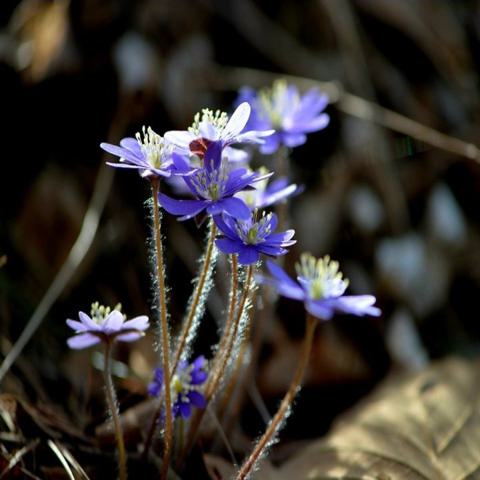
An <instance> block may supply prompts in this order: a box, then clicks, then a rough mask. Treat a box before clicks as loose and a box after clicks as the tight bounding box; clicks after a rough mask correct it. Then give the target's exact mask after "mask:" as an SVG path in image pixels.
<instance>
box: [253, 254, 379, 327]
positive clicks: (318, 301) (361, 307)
mask: <svg viewBox="0 0 480 480" xmlns="http://www.w3.org/2000/svg"><path fill="white" fill-rule="evenodd" d="M267 268H268V270H269V272H270V274H271V277H260V281H261V282H263V283H267V284H270V285H273V286H274V287H275V288H276V290H277V292H278V293H279V294H280V295H282V296H284V297H287V298H291V299H293V300H300V301H302V302H304V305H305V309H306V310H307V311H308V313H310V314H311V315H313V316H314V317H316V318H318V319H320V320H330V319H331V318H332V317H333V316H334V314H335V313H343V314H351V315H357V316H364V315H372V316H374V317H378V316H379V315H380V313H381V311H380V309H379V308H377V307H375V306H374V303H375V301H376V299H375V297H374V296H373V295H344V293H345V291H346V289H347V287H348V280H346V279H344V278H343V275H342V273H341V272H340V271H339V270H338V262H334V261H331V260H330V257H329V256H328V255H327V256H325V257H324V258H321V259H316V258H315V257H313V256H312V255H310V254H308V253H305V254H303V255H302V256H301V259H300V262H299V263H297V265H296V270H297V281H295V280H293V279H292V278H291V277H290V276H289V275H287V273H285V271H284V270H283V269H282V268H281V267H279V266H278V265H276V264H274V263H272V262H268V261H267Z"/></svg>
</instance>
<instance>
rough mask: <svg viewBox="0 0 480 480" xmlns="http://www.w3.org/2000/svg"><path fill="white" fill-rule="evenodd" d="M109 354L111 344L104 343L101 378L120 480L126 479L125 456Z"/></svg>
mask: <svg viewBox="0 0 480 480" xmlns="http://www.w3.org/2000/svg"><path fill="white" fill-rule="evenodd" d="M110 353H111V343H110V342H109V341H106V342H105V360H104V368H103V377H104V380H105V391H106V394H107V404H108V409H109V410H110V414H111V415H112V420H113V427H114V429H115V438H116V440H117V448H118V470H119V477H120V480H126V479H127V456H126V454H125V443H124V441H123V433H122V425H121V423H120V417H119V416H118V402H117V396H116V394H115V388H114V387H113V382H112V374H111V372H110Z"/></svg>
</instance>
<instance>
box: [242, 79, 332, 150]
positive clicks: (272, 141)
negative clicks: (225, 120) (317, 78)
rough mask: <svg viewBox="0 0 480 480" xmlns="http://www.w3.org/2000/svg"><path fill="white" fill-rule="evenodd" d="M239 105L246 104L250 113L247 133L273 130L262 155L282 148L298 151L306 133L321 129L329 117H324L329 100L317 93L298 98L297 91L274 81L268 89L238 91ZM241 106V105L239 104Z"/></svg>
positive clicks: (291, 86)
mask: <svg viewBox="0 0 480 480" xmlns="http://www.w3.org/2000/svg"><path fill="white" fill-rule="evenodd" d="M238 102H248V103H249V104H250V106H251V107H252V113H251V115H250V118H249V121H248V123H247V124H246V127H245V128H246V129H247V130H248V129H256V130H266V129H274V130H275V133H274V134H273V135H271V136H269V137H267V138H266V139H265V142H264V143H263V144H262V145H260V151H261V152H262V153H266V154H271V153H275V152H276V151H277V150H278V148H279V147H280V146H281V145H285V146H286V147H297V146H299V145H303V144H304V143H305V142H306V141H307V135H306V134H307V133H311V132H316V131H318V130H322V129H324V128H325V127H326V126H327V125H328V123H329V121H330V117H329V116H328V115H327V114H326V113H323V110H324V109H325V107H326V106H327V105H328V97H327V95H325V94H322V93H320V92H319V91H318V90H316V89H311V90H309V91H308V92H307V93H306V94H305V95H303V96H301V95H300V93H299V92H298V89H297V87H295V86H294V85H288V84H287V83H286V82H285V81H284V80H277V81H276V82H275V83H274V84H273V87H272V88H271V89H264V90H260V91H259V92H256V91H255V90H252V89H251V88H243V89H242V90H241V91H240V95H239V98H238ZM242 105H243V103H242Z"/></svg>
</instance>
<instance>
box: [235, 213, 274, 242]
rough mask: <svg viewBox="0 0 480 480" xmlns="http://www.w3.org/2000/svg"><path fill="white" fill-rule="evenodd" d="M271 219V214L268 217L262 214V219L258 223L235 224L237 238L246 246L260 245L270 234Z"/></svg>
mask: <svg viewBox="0 0 480 480" xmlns="http://www.w3.org/2000/svg"><path fill="white" fill-rule="evenodd" d="M271 218H272V214H271V213H269V214H268V215H265V213H263V216H262V218H261V219H260V220H259V221H258V222H255V223H252V222H251V221H246V222H241V221H239V222H237V223H236V224H235V226H236V230H237V233H238V236H239V237H240V239H241V240H242V241H243V242H244V243H246V244H247V245H257V244H258V243H262V242H263V241H265V237H267V236H268V235H270V233H271V232H272V226H271Z"/></svg>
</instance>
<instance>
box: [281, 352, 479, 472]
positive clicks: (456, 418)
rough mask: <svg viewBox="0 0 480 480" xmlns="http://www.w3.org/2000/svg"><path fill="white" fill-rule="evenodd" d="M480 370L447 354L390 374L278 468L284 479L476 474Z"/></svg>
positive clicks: (477, 465) (477, 467)
mask: <svg viewBox="0 0 480 480" xmlns="http://www.w3.org/2000/svg"><path fill="white" fill-rule="evenodd" d="M479 372H480V369H479V365H478V363H470V362H467V361H463V360H459V359H449V360H446V361H443V362H441V363H437V364H433V365H432V366H430V367H428V368H426V369H425V370H423V371H422V372H420V373H418V374H416V375H408V376H402V378H400V379H399V378H396V379H393V380H390V381H387V382H386V384H385V385H384V386H382V387H380V388H379V389H378V390H377V391H376V392H375V393H374V394H373V395H372V396H370V397H369V398H367V399H366V401H365V402H363V403H362V404H361V405H360V406H359V407H357V408H356V409H355V411H353V412H351V413H350V414H349V415H347V416H346V417H344V419H343V420H341V421H339V423H338V424H337V425H336V427H335V428H334V429H333V431H332V433H331V434H330V435H329V436H328V437H327V438H326V439H322V440H319V441H316V442H314V443H312V444H311V445H310V446H308V447H307V448H306V449H305V450H303V451H301V452H300V453H299V454H297V455H296V456H295V457H293V458H292V459H290V460H289V461H288V462H286V463H285V464H284V465H283V467H282V468H281V469H280V472H281V475H282V476H283V477H285V478H295V479H298V480H301V479H308V480H321V479H322V480H327V479H341V478H348V479H350V480H356V479H362V480H367V479H372V480H373V479H377V480H378V479H383V480H387V479H389V480H407V479H409V480H426V479H428V480H433V479H439V480H461V479H469V480H473V479H478V478H480V408H479V406H480V405H479V403H480V395H479V393H480V382H479V380H480V374H479Z"/></svg>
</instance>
